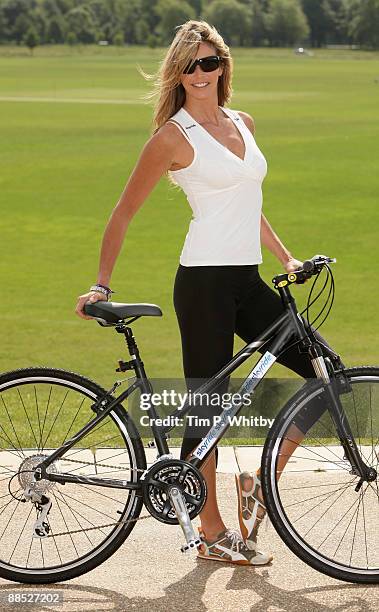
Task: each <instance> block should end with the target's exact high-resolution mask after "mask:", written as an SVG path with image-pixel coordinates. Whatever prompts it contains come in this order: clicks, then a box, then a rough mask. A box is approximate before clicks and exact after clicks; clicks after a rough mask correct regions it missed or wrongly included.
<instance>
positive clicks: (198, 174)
mask: <svg viewBox="0 0 379 612" xmlns="http://www.w3.org/2000/svg"><path fill="white" fill-rule="evenodd" d="M232 67H233V64H232V58H231V56H230V53H229V48H228V46H227V45H226V44H225V42H224V41H223V39H222V37H221V36H220V34H219V33H218V32H217V30H216V29H215V28H214V27H212V26H210V25H209V24H208V23H206V22H204V21H194V20H190V21H188V22H186V23H185V24H183V25H182V26H179V27H178V31H177V33H176V36H175V38H174V40H173V42H172V44H171V46H170V48H169V49H168V51H167V53H166V56H165V58H164V60H163V62H162V65H161V67H160V71H159V74H158V79H157V82H156V93H157V94H158V101H157V104H156V108H155V116H154V127H155V130H154V133H153V135H152V137H151V138H150V139H149V140H148V142H147V143H146V144H145V146H144V148H143V150H142V153H141V156H140V158H139V160H138V163H137V164H136V166H135V168H134V170H133V173H132V175H131V177H130V178H129V181H128V183H127V185H126V187H125V189H124V191H123V193H122V195H121V198H120V200H119V202H118V203H117V205H116V207H115V208H114V210H113V212H112V215H111V218H110V220H109V222H108V225H107V228H106V230H105V234H104V238H103V242H102V249H101V257H100V265H99V274H98V279H97V280H98V285H96V286H94V287H92V288H91V289H92V290H91V291H90V292H89V293H86V294H84V295H82V296H80V297H79V301H78V304H77V308H76V312H77V314H78V315H79V316H81V317H83V318H85V319H89V318H91V317H88V316H87V315H85V314H84V312H83V307H84V304H85V303H86V302H87V301H90V302H94V301H97V300H102V299H103V300H104V299H108V297H109V296H110V291H111V290H110V289H109V283H110V278H111V274H112V270H113V267H114V265H115V262H116V258H117V256H118V254H119V251H120V249H121V246H122V242H123V239H124V235H125V232H126V229H127V227H128V225H129V223H130V220H131V219H132V217H133V215H134V214H135V213H136V212H137V210H138V209H139V207H140V206H141V205H142V204H143V202H144V201H145V199H146V198H147V197H148V195H149V194H150V192H151V190H152V189H153V187H154V186H155V185H156V183H157V182H158V181H159V179H160V178H161V177H162V176H163V175H166V173H168V175H169V177H170V179H171V181H172V182H174V183H176V184H177V185H179V186H180V187H182V189H183V190H184V192H185V193H186V195H187V198H188V201H189V203H190V205H191V207H192V209H193V219H192V221H191V223H190V228H189V232H188V234H187V236H186V240H185V244H184V247H183V250H182V253H181V257H180V264H179V267H178V270H177V274H176V278H175V286H174V305H175V311H176V314H177V318H178V324H179V327H180V332H181V339H182V351H183V368H184V375H185V377H186V381H187V386H188V389H190V390H192V391H193V390H195V389H196V388H197V387H198V386H199V384H201V382H202V381H203V380H204V379H209V378H210V377H211V376H212V375H213V374H214V373H215V372H217V371H218V370H219V369H221V367H222V366H224V365H225V363H227V362H228V361H230V359H231V357H232V351H233V338H234V333H237V334H238V336H240V337H241V338H242V339H243V340H244V341H245V342H250V341H251V340H252V339H253V338H254V337H255V336H257V335H258V333H259V332H260V331H262V330H263V329H264V328H265V327H267V326H268V325H269V324H270V323H271V322H272V321H273V320H274V319H275V318H276V317H277V316H279V314H280V313H281V312H282V309H283V307H282V303H281V299H280V297H279V295H278V294H277V293H276V292H274V291H273V290H272V289H271V288H270V287H269V286H268V285H266V283H264V281H263V280H262V279H261V278H260V276H259V272H258V265H259V264H260V263H261V262H262V256H261V250H260V244H261V242H262V243H263V244H264V245H265V246H266V247H267V248H268V249H269V250H270V251H271V252H272V253H273V254H274V255H275V256H276V257H277V258H278V260H279V261H280V262H281V264H282V265H283V267H284V269H285V270H286V271H287V272H291V271H293V270H295V269H297V268H299V267H300V266H301V265H302V262H301V261H299V260H297V259H295V258H294V257H293V256H292V255H291V253H290V251H289V250H288V249H287V248H286V247H285V246H284V245H283V244H282V242H281V241H280V240H279V238H278V236H277V235H276V234H275V233H274V231H273V230H272V228H271V227H270V225H269V223H268V221H267V220H266V218H265V217H264V216H263V215H262V212H261V208H262V192H261V183H262V181H263V179H264V177H265V175H266V171H267V165H266V161H265V158H264V156H263V155H262V153H261V151H260V150H259V148H258V146H257V144H256V142H255V140H254V137H253V134H254V132H255V129H254V121H253V119H252V118H251V116H250V115H249V114H247V113H245V112H239V111H238V112H237V111H233V110H230V109H228V108H226V107H225V106H224V105H225V103H226V102H228V101H229V100H230V98H231V92H232V88H231V81H232ZM318 337H319V338H320V336H318ZM324 344H325V341H324ZM199 347H200V348H199ZM278 361H279V363H282V364H284V365H286V366H288V367H289V368H291V369H292V370H294V371H295V372H297V373H298V374H300V375H301V376H304V377H311V376H314V372H313V370H312V367H311V365H310V363H309V361H308V359H307V357H305V356H304V355H301V354H300V353H299V352H298V351H297V349H296V347H292V348H289V349H288V350H287V351H286V352H285V353H284V354H283V355H282V357H279V359H278ZM226 388H227V384H224V385H223V386H222V387H220V388H219V389H218V393H220V394H221V393H222V391H223V390H226ZM220 410H221V407H220V404H219V406H218V407H217V408H215V407H214V406H211V407H209V406H208V407H207V406H206V407H204V406H200V407H199V408H194V409H193V412H192V414H198V415H202V416H204V414H205V413H207V414H215V413H217V412H218V411H220ZM302 431H306V428H304V427H303V429H300V427H299V429H297V428H295V431H294V436H298V439H299V440H300V439H301V438H302V435H303V434H302ZM202 434H203V431H202V430H201V428H197V430H194V429H193V428H191V429H190V428H188V427H187V428H186V431H185V435H184V440H183V445H182V450H181V458H182V459H184V458H188V457H189V456H190V454H191V451H192V450H193V449H194V447H195V446H196V445H197V444H198V443H199V441H200V440H201V437H202ZM294 446H295V445H294V444H293V445H292V448H291V449H288V453H285V454H288V455H290V453H291V452H292V451H293V448H294ZM287 458H288V457H287ZM216 459H217V458H216V452H215V451H213V452H212V453H211V454H210V457H209V459H208V461H207V462H206V465H204V467H203V470H202V471H203V474H204V477H205V479H206V482H207V489H208V496H207V502H206V504H205V506H204V509H203V511H202V512H201V514H200V519H201V528H200V530H201V533H202V537H203V541H204V545H203V546H202V550H201V551H200V552H199V556H200V557H202V558H206V559H214V560H218V561H228V562H232V563H236V564H244V565H264V564H266V563H269V562H270V561H271V559H272V556H271V555H269V554H266V553H263V552H260V551H258V550H257V531H258V527H259V523H260V522H261V520H262V518H263V516H264V514H265V507H264V505H263V503H262V502H263V500H262V497H261V491H260V480H259V470H258V471H257V472H256V473H248V472H244V473H242V474H239V475H237V476H236V484H237V493H238V502H239V504H238V507H239V523H240V528H241V533H242V536H243V537H241V535H239V534H238V533H237V532H235V531H233V530H231V529H227V527H226V526H225V524H224V522H223V520H222V518H221V515H220V512H219V509H218V506H217V499H216ZM284 463H285V461H284V460H283V465H284Z"/></svg>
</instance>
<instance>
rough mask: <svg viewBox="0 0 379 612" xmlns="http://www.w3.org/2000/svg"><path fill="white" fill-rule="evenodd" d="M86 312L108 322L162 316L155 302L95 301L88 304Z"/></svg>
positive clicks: (85, 307) (85, 308)
mask: <svg viewBox="0 0 379 612" xmlns="http://www.w3.org/2000/svg"><path fill="white" fill-rule="evenodd" d="M84 312H85V313H86V314H87V315H89V316H90V317H95V318H96V319H101V320H103V321H106V322H107V323H118V321H120V319H126V318H128V317H142V316H150V317H161V316H162V311H161V309H160V308H159V306H156V305H155V304H118V303H117V302H103V301H99V302H95V303H94V304H88V303H87V304H86V305H85V306H84Z"/></svg>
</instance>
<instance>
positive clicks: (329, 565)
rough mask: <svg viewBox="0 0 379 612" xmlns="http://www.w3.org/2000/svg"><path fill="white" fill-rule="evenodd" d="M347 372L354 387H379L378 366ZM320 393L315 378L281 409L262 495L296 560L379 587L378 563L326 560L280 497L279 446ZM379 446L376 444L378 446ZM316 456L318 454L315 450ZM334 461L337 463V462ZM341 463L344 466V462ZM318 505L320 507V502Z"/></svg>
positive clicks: (265, 457)
mask: <svg viewBox="0 0 379 612" xmlns="http://www.w3.org/2000/svg"><path fill="white" fill-rule="evenodd" d="M345 373H346V375H347V376H348V379H349V382H350V383H352V384H353V385H354V383H360V382H365V381H366V382H369V381H370V382H372V381H375V382H376V383H378V384H379V367H377V366H361V367H356V368H349V369H346V370H345ZM355 389H357V387H355ZM317 390H318V391H317ZM318 392H319V393H320V392H322V385H320V381H317V379H316V380H313V381H311V382H309V383H306V384H305V385H304V386H303V387H302V388H301V389H300V390H299V391H298V392H297V393H296V394H295V395H294V396H293V397H292V398H291V399H290V400H289V401H288V402H287V403H286V405H285V406H284V407H283V408H282V410H281V411H280V412H279V414H278V415H277V417H276V419H275V422H274V423H273V425H272V427H271V429H270V430H269V433H268V436H267V438H266V442H265V445H264V448H263V452H262V467H261V471H262V493H263V496H264V499H265V503H266V508H267V513H268V516H269V518H270V519H271V522H272V524H273V526H274V528H275V530H276V532H277V533H278V535H279V536H280V538H281V539H282V540H283V542H284V543H285V544H286V545H287V546H288V548H289V549H290V550H291V551H292V552H293V553H294V554H295V555H296V556H297V557H299V558H300V559H301V560H302V561H303V562H305V563H306V564H307V565H309V566H310V567H312V568H314V569H316V570H317V571H319V572H321V573H323V574H326V575H328V576H331V577H332V578H336V579H338V580H343V581H346V582H354V583H364V584H377V583H379V563H378V565H376V566H375V567H370V568H369V567H368V568H367V570H366V569H363V568H356V567H350V566H349V565H346V564H345V563H341V562H334V561H332V559H330V558H327V557H325V556H324V555H323V554H320V551H318V550H316V549H315V548H314V547H313V546H312V545H310V544H309V543H308V542H306V541H305V540H304V539H303V537H302V535H301V534H300V533H299V529H298V526H297V527H294V525H293V523H292V524H291V522H290V519H289V518H288V516H287V512H289V510H288V509H286V507H285V506H283V499H284V496H285V495H286V494H285V493H282V497H281V494H280V492H279V488H280V481H281V480H282V475H281V477H280V478H279V479H278V480H277V479H276V466H277V461H278V456H279V454H280V451H279V450H278V449H279V447H280V444H281V441H282V440H283V439H285V435H286V431H287V430H288V429H289V427H290V425H291V423H292V421H293V419H294V418H295V417H296V415H297V414H299V410H300V408H301V407H303V408H304V406H305V405H306V403H307V401H309V397H310V393H318ZM341 397H343V396H341ZM370 398H371V395H370ZM354 401H355V400H354ZM375 437H377V433H376V434H375ZM376 445H377V444H376V443H375V447H376ZM303 448H304V447H303V446H302V447H301V449H302V451H303ZM311 452H312V451H311ZM313 453H314V454H316V453H315V451H313ZM375 455H376V457H377V456H378V455H377V453H375ZM375 455H374V456H375ZM374 456H373V460H374V461H375V459H374ZM370 457H371V454H370ZM343 459H346V458H345V457H343ZM334 461H336V460H335V459H334ZM332 462H333V459H332ZM336 463H337V462H336ZM339 463H340V464H341V462H339ZM306 465H307V466H308V465H309V464H306ZM376 467H377V466H376ZM290 469H292V470H294V468H290ZM334 470H335V471H336V467H334ZM305 471H309V472H312V470H305ZM314 471H315V472H316V471H317V470H314ZM319 471H320V472H322V471H323V470H319ZM324 471H325V472H326V471H327V470H326V469H325V470H324ZM330 471H332V470H330ZM283 473H284V470H283ZM336 473H337V471H336ZM350 474H351V472H350ZM353 477H354V475H353V476H350V478H353ZM296 478H298V476H296ZM356 478H358V477H356ZM354 484H355V483H354ZM373 484H375V483H373ZM312 486H316V485H312ZM367 486H368V485H367ZM298 488H299V489H301V487H298ZM305 488H308V489H309V488H310V487H309V486H306V487H305ZM341 489H342V488H341ZM350 489H351V488H350ZM350 489H349V490H350ZM283 490H284V488H283ZM285 490H286V491H291V489H285ZM324 491H325V489H324ZM317 493H319V491H316V494H317ZM291 494H294V489H292V491H291V492H290V493H288V496H289V495H291ZM295 495H296V494H295ZM323 495H324V497H325V493H321V494H320V493H319V495H318V497H322V496H323ZM305 501H308V499H306V500H305ZM333 503H334V502H333ZM289 505H291V506H292V505H295V504H289ZM319 505H321V502H320V504H319ZM341 506H342V503H341ZM376 506H377V503H376ZM297 509H298V508H295V510H297ZM295 510H294V512H295ZM343 510H345V507H343ZM357 513H358V514H359V507H358V511H357ZM305 514H307V513H305ZM345 514H347V513H345ZM303 517H304V515H303ZM346 520H347V519H346ZM309 531H310V529H308V530H307V533H308V532H309ZM346 531H347V530H346ZM345 533H346V532H345ZM354 537H355V532H354ZM325 539H326V538H325ZM325 539H324V541H325ZM366 556H367V544H366Z"/></svg>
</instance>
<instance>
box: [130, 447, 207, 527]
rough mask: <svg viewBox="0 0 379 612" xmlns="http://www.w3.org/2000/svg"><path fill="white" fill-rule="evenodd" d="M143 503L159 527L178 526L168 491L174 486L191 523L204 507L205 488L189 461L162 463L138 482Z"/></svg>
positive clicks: (171, 460) (199, 473)
mask: <svg viewBox="0 0 379 612" xmlns="http://www.w3.org/2000/svg"><path fill="white" fill-rule="evenodd" d="M140 482H141V485H142V496H143V502H144V504H145V506H146V509H147V510H148V512H149V513H150V514H151V516H153V517H154V518H156V519H157V520H158V521H161V523H166V524H168V525H178V524H179V522H178V519H177V517H176V514H175V510H174V508H173V507H172V504H171V500H170V497H169V495H168V488H169V487H170V486H172V485H175V486H176V487H177V488H178V489H179V490H180V491H181V493H182V495H183V496H184V499H185V504H186V506H187V510H188V514H189V517H190V519H191V520H192V519H194V518H195V517H196V516H197V515H198V514H199V512H201V510H202V509H203V507H204V504H205V501H206V498H207V487H206V484H205V480H204V477H203V475H202V473H201V472H200V470H198V469H197V468H195V466H193V465H192V464H191V463H189V462H188V461H182V460H181V459H163V460H161V461H158V462H157V463H154V465H152V466H151V468H150V469H149V470H148V471H147V472H146V473H145V474H144V477H143V478H142V479H141V481H140Z"/></svg>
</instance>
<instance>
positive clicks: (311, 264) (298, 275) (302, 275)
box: [272, 255, 337, 289]
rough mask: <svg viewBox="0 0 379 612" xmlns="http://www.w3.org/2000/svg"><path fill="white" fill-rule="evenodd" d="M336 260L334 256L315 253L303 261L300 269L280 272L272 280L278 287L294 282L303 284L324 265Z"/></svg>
mask: <svg viewBox="0 0 379 612" xmlns="http://www.w3.org/2000/svg"><path fill="white" fill-rule="evenodd" d="M336 261H337V260H336V259H335V258H334V257H328V256H327V255H314V256H313V257H311V258H310V259H306V260H305V261H304V262H303V266H302V267H301V268H299V269H298V270H295V271H294V272H288V273H286V274H278V275H277V276H274V278H273V279H272V282H273V283H274V286H275V288H276V289H277V288H278V287H285V286H286V285H289V284H292V283H297V284H302V283H304V282H305V281H306V280H307V279H308V278H311V276H313V275H315V274H318V273H319V272H320V271H321V269H322V268H323V266H324V265H326V264H328V263H335V262H336Z"/></svg>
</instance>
